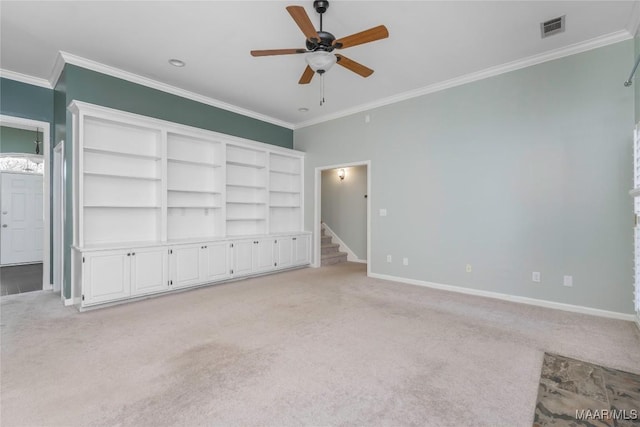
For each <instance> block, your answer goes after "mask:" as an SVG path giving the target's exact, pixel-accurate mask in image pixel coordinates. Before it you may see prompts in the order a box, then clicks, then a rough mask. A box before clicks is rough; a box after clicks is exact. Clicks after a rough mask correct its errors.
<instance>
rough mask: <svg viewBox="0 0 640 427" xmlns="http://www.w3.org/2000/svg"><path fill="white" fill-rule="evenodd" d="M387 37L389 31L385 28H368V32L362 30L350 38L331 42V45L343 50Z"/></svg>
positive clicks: (382, 26) (380, 26)
mask: <svg viewBox="0 0 640 427" xmlns="http://www.w3.org/2000/svg"><path fill="white" fill-rule="evenodd" d="M387 37H389V31H387V27H385V26H384V25H378V26H377V27H373V28H369V29H368V30H364V31H361V32H359V33H355V34H351V35H350V36H347V37H343V38H341V39H338V40H336V41H334V42H333V45H334V46H336V47H338V46H339V49H345V48H348V47H353V46H358V45H359V44H364V43H369V42H374V41H376V40H381V39H386V38H387ZM340 45H341V46H340Z"/></svg>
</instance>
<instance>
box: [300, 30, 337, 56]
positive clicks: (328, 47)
mask: <svg viewBox="0 0 640 427" xmlns="http://www.w3.org/2000/svg"><path fill="white" fill-rule="evenodd" d="M318 37H320V41H319V42H317V43H314V42H313V41H311V40H307V42H306V44H307V50H310V51H313V52H315V51H317V50H324V51H325V52H331V51H333V49H335V48H339V47H340V46H338V45H337V44H336V45H334V44H333V42H334V41H335V39H336V37H335V36H334V35H333V34H331V33H330V32H328V31H318Z"/></svg>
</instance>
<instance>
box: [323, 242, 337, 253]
mask: <svg viewBox="0 0 640 427" xmlns="http://www.w3.org/2000/svg"><path fill="white" fill-rule="evenodd" d="M338 248H340V245H339V244H337V243H326V244H322V245H321V246H320V253H321V254H322V255H325V254H330V253H333V252H338Z"/></svg>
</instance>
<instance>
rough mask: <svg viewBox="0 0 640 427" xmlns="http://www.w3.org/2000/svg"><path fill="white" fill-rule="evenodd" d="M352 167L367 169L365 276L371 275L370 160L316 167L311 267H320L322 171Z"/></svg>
mask: <svg viewBox="0 0 640 427" xmlns="http://www.w3.org/2000/svg"><path fill="white" fill-rule="evenodd" d="M353 166H366V167H367V276H370V275H371V160H363V161H360V162H351V163H340V164H337V165H330V166H318V167H316V169H315V174H314V179H315V181H314V194H313V196H314V198H313V203H314V205H313V207H314V208H313V242H314V243H313V262H312V263H311V266H312V267H314V268H318V267H320V262H321V261H320V256H321V253H320V240H321V239H320V218H321V216H322V205H321V198H322V171H326V170H330V169H339V168H349V167H353Z"/></svg>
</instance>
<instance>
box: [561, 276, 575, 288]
mask: <svg viewBox="0 0 640 427" xmlns="http://www.w3.org/2000/svg"><path fill="white" fill-rule="evenodd" d="M562 285H563V286H567V287H569V288H570V287H572V286H573V276H564V280H563V281H562Z"/></svg>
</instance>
